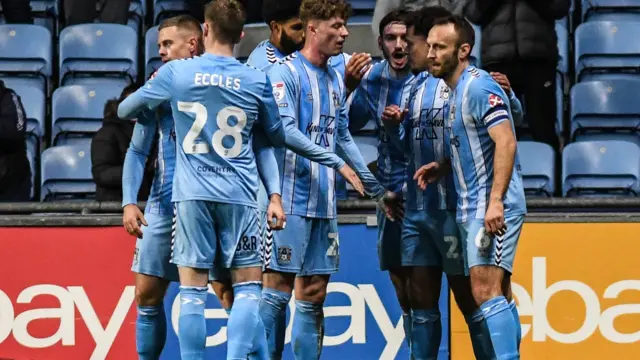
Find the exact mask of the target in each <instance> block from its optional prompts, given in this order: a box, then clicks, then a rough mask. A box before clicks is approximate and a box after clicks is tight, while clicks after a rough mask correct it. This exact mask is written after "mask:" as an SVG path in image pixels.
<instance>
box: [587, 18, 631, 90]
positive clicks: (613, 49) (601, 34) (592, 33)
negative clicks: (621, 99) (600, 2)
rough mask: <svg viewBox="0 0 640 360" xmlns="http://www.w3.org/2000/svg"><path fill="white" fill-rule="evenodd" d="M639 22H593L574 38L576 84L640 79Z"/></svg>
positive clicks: (588, 23)
mask: <svg viewBox="0 0 640 360" xmlns="http://www.w3.org/2000/svg"><path fill="white" fill-rule="evenodd" d="M638 33H640V21H639V22H630V21H590V22H587V23H584V24H581V25H580V26H578V29H577V30H576V34H575V44H576V45H575V53H576V55H575V56H576V59H575V73H576V82H580V81H589V80H609V79H619V78H624V77H630V76H631V77H640V72H639V71H638V69H639V68H640V66H639V65H640V42H639V41H637V39H636V34H638Z"/></svg>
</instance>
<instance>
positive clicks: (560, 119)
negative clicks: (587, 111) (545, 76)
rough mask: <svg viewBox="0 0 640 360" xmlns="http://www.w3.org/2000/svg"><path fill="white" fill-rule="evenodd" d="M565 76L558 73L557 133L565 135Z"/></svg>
mask: <svg viewBox="0 0 640 360" xmlns="http://www.w3.org/2000/svg"><path fill="white" fill-rule="evenodd" d="M562 79H563V76H562V75H561V74H560V73H557V74H556V134H557V135H559V136H560V135H564V88H563V86H562V85H563V81H562Z"/></svg>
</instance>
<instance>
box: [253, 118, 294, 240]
mask: <svg viewBox="0 0 640 360" xmlns="http://www.w3.org/2000/svg"><path fill="white" fill-rule="evenodd" d="M256 125H257V126H255V127H254V129H253V152H254V153H255V155H256V165H257V167H258V174H259V175H260V179H261V180H262V183H263V184H264V187H265V189H266V191H267V194H268V196H269V206H268V207H267V219H268V221H269V226H270V227H271V229H272V230H281V229H283V228H284V223H285V222H286V216H285V214H284V210H283V209H282V196H281V195H282V194H281V191H280V172H279V171H278V162H277V160H276V154H275V151H274V149H273V146H272V145H271V142H270V141H269V139H268V138H267V134H266V133H265V132H264V129H263V128H262V125H261V124H256ZM274 218H275V219H276V221H273V220H274Z"/></svg>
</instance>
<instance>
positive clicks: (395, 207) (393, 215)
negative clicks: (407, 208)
mask: <svg viewBox="0 0 640 360" xmlns="http://www.w3.org/2000/svg"><path fill="white" fill-rule="evenodd" d="M378 208H379V209H380V210H382V211H384V215H385V216H386V217H387V219H389V220H391V221H396V220H402V219H403V218H404V202H403V201H402V198H401V197H400V196H398V194H396V193H394V192H392V191H387V192H385V193H384V195H382V196H381V197H380V199H378Z"/></svg>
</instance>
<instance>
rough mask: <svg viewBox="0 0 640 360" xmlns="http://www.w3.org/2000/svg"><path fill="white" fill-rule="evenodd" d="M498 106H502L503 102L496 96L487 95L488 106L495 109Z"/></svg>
mask: <svg viewBox="0 0 640 360" xmlns="http://www.w3.org/2000/svg"><path fill="white" fill-rule="evenodd" d="M498 105H504V101H502V99H501V98H500V96H498V95H496V94H491V95H489V106H491V107H495V106H498Z"/></svg>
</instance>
